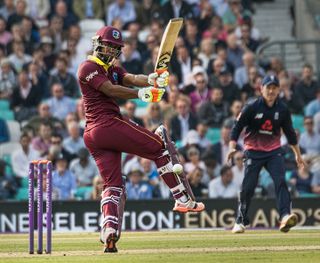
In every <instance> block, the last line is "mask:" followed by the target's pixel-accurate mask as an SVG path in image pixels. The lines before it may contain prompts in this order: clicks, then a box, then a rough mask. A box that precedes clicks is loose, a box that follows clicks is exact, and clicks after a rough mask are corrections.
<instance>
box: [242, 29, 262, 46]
mask: <svg viewBox="0 0 320 263" xmlns="http://www.w3.org/2000/svg"><path fill="white" fill-rule="evenodd" d="M240 31H241V38H240V41H241V44H242V48H243V49H244V50H246V51H250V52H256V50H257V49H258V47H259V45H260V43H259V42H258V41H257V40H255V39H253V38H252V37H251V34H250V33H251V30H250V27H249V26H248V25H247V24H242V25H241V26H240Z"/></svg>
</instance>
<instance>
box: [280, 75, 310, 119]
mask: <svg viewBox="0 0 320 263" xmlns="http://www.w3.org/2000/svg"><path fill="white" fill-rule="evenodd" d="M279 84H280V94H279V97H280V100H282V101H283V102H284V103H285V104H287V105H288V107H289V110H290V112H291V113H296V114H301V113H302V108H301V104H300V99H299V98H297V95H296V94H295V92H294V91H293V90H292V84H291V81H290V79H289V78H287V77H283V78H281V79H279ZM307 116H308V115H307Z"/></svg>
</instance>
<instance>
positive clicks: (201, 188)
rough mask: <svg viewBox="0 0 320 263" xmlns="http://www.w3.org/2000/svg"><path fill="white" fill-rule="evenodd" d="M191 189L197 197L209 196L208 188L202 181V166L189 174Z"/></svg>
mask: <svg viewBox="0 0 320 263" xmlns="http://www.w3.org/2000/svg"><path fill="white" fill-rule="evenodd" d="M187 178H188V181H189V184H190V186H191V190H192V192H193V194H194V196H195V197H196V198H206V197H208V188H207V187H206V185H205V184H203V183H202V178H203V169H201V168H200V167H196V168H194V169H193V170H192V171H190V172H189V173H188V174H187Z"/></svg>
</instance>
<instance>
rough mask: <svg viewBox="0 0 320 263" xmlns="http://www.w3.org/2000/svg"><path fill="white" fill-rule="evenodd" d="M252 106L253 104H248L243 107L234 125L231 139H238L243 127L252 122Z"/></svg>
mask: <svg viewBox="0 0 320 263" xmlns="http://www.w3.org/2000/svg"><path fill="white" fill-rule="evenodd" d="M252 107H253V106H252V105H251V104H248V105H246V106H245V107H244V108H243V109H242V111H241V113H240V114H239V116H238V118H237V120H236V122H235V124H234V125H233V127H232V130H231V135H230V138H231V141H238V138H239V136H240V133H241V132H242V130H243V128H244V127H246V126H247V125H248V123H249V122H250V116H251V115H252V114H251V112H252V109H251V108H252Z"/></svg>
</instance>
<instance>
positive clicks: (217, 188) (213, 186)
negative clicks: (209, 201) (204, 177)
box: [208, 176, 240, 198]
mask: <svg viewBox="0 0 320 263" xmlns="http://www.w3.org/2000/svg"><path fill="white" fill-rule="evenodd" d="M208 189H209V197H210V198H233V197H237V195H238V192H239V190H240V189H239V186H238V185H237V184H236V183H235V182H234V181H233V180H232V181H231V182H230V183H229V184H227V185H224V184H223V182H222V176H218V177H217V178H215V179H213V180H211V181H210V183H209V188H208Z"/></svg>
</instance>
